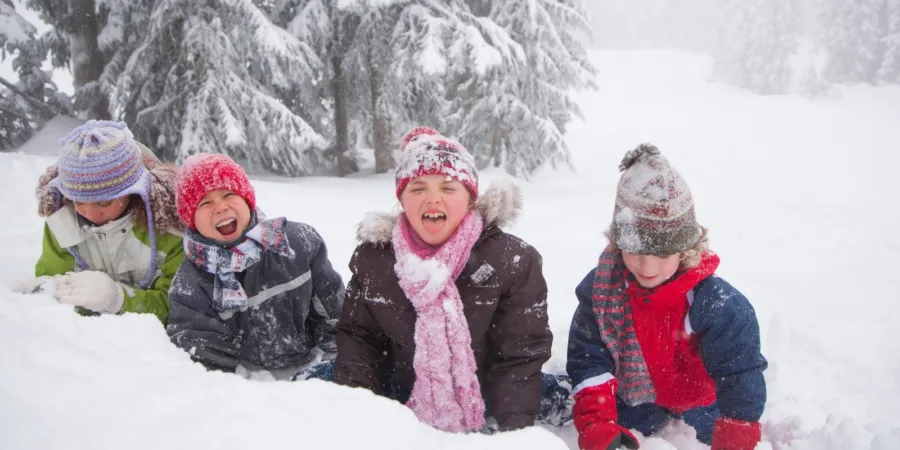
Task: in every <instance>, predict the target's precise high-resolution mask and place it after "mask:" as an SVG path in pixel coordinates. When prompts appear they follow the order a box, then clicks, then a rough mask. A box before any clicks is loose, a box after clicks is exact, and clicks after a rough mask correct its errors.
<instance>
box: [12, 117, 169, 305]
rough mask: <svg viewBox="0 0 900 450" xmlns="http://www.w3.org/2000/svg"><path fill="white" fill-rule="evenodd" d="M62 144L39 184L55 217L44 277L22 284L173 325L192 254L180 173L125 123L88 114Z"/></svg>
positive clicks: (43, 205) (50, 218) (40, 267)
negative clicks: (176, 291)
mask: <svg viewBox="0 0 900 450" xmlns="http://www.w3.org/2000/svg"><path fill="white" fill-rule="evenodd" d="M62 145H63V149H62V152H61V155H60V157H59V161H58V162H57V163H56V164H54V165H52V166H50V167H49V168H48V169H47V172H46V173H45V174H44V175H43V176H42V177H41V179H40V181H39V184H38V188H37V196H38V212H39V214H40V215H41V217H45V218H46V223H45V225H44V241H43V251H42V252H41V256H40V259H38V262H37V265H36V266H35V277H37V278H35V279H33V280H29V281H27V282H25V283H22V284H21V285H20V286H19V287H18V290H19V291H21V292H25V293H31V292H37V291H39V290H46V291H47V293H51V294H52V295H53V296H55V297H56V298H57V299H58V300H59V302H60V303H66V304H70V305H74V306H76V307H77V308H78V309H79V312H82V313H90V312H93V313H107V314H121V313H124V312H135V313H150V314H155V315H156V316H157V317H158V318H159V320H160V321H162V322H163V323H165V321H166V318H167V316H168V313H169V299H168V290H169V285H170V284H171V283H172V277H174V276H175V272H176V270H178V266H179V265H180V264H181V261H182V260H183V259H184V250H183V248H182V241H181V231H180V229H181V225H180V222H179V220H178V215H177V212H176V210H175V195H174V189H173V185H172V183H173V181H174V170H173V169H172V168H170V167H166V166H164V165H163V164H162V163H160V162H159V160H157V159H156V157H155V156H154V155H153V154H152V153H151V152H150V151H149V150H148V149H147V148H146V147H144V146H143V145H141V144H140V143H138V142H137V141H135V140H134V138H133V136H132V134H131V132H130V131H129V130H128V128H127V126H126V125H125V124H124V123H119V122H108V121H89V122H87V123H86V124H84V125H82V126H80V127H78V128H76V129H75V130H73V131H72V132H71V133H69V135H68V136H67V137H66V138H65V139H64V140H63V141H62ZM85 310H87V311H85Z"/></svg>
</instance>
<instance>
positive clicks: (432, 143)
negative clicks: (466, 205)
mask: <svg viewBox="0 0 900 450" xmlns="http://www.w3.org/2000/svg"><path fill="white" fill-rule="evenodd" d="M400 152H401V154H400V158H399V161H398V162H397V171H396V172H395V174H394V179H395V182H396V188H397V189H396V194H397V198H400V194H402V193H403V190H404V189H406V185H408V184H409V182H410V181H412V179H413V178H416V177H421V176H423V175H445V176H448V177H451V178H454V179H456V180H458V181H459V182H461V183H462V184H463V186H465V187H466V189H467V190H468V191H469V193H470V194H472V200H475V199H477V198H478V172H477V171H476V170H475V159H474V158H472V155H471V154H470V153H469V151H468V150H466V148H465V147H463V146H462V144H460V143H459V142H456V141H454V140H452V139H448V138H446V137H444V136H441V134H440V133H438V132H437V130H435V129H433V128H429V127H416V128H413V129H412V130H410V131H408V132H407V133H406V134H405V135H404V136H403V139H402V140H401V143H400Z"/></svg>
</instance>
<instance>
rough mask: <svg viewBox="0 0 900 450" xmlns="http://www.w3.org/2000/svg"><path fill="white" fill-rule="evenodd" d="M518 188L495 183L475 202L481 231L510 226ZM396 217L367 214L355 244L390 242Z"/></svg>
mask: <svg viewBox="0 0 900 450" xmlns="http://www.w3.org/2000/svg"><path fill="white" fill-rule="evenodd" d="M522 204H523V199H522V188H520V187H519V186H518V185H516V183H515V182H514V181H512V180H509V179H505V180H497V181H495V182H493V183H491V186H490V187H489V188H488V190H487V191H485V192H484V194H482V195H481V196H479V197H478V200H476V201H475V207H476V208H477V209H478V212H480V213H481V217H483V218H484V223H485V228H486V227H488V226H490V225H494V226H498V227H506V226H510V225H512V224H513V223H514V222H515V221H516V218H518V216H519V212H520V211H521V210H522ZM396 221H397V214H392V213H386V212H377V211H374V212H369V213H366V216H365V217H364V218H363V220H362V222H360V223H359V227H358V228H357V231H356V239H357V241H358V242H359V243H361V244H364V243H371V244H377V243H386V242H390V241H391V232H392V231H393V229H394V223H395V222H396Z"/></svg>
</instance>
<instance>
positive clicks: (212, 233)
mask: <svg viewBox="0 0 900 450" xmlns="http://www.w3.org/2000/svg"><path fill="white" fill-rule="evenodd" d="M249 224H250V207H249V206H247V202H246V201H245V200H244V199H243V198H242V197H241V196H240V195H237V194H235V193H234V192H231V191H229V190H225V189H216V190H215V191H210V192H209V193H208V194H206V195H205V196H204V197H203V198H202V199H200V203H199V204H198V205H197V211H195V212H194V226H195V227H197V232H199V233H200V234H201V235H202V236H203V237H205V238H208V239H212V240H215V241H218V242H225V243H230V242H234V241H236V240H237V239H238V238H240V237H241V235H242V234H243V233H244V230H246V229H247V225H249Z"/></svg>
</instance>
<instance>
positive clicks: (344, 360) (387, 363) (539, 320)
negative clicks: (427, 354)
mask: <svg viewBox="0 0 900 450" xmlns="http://www.w3.org/2000/svg"><path fill="white" fill-rule="evenodd" d="M520 205H521V195H520V193H519V190H518V188H517V187H516V186H515V185H513V184H512V183H500V185H498V184H495V185H494V186H492V187H491V188H490V189H488V191H487V192H485V194H484V195H483V196H482V197H481V198H480V199H479V201H478V207H479V210H480V212H481V213H482V215H483V217H484V219H485V223H486V224H487V225H486V226H485V230H484V232H483V233H482V234H481V237H480V238H479V240H478V242H477V243H476V244H475V247H474V248H473V249H472V255H471V257H470V258H469V261H468V263H467V264H466V267H465V269H464V270H463V272H462V274H461V275H460V276H459V278H458V279H457V280H456V286H457V288H458V289H459V294H460V297H461V298H462V303H463V307H464V310H465V315H466V320H467V321H468V324H469V331H470V333H471V335H472V349H473V351H474V354H475V361H476V363H477V365H478V378H479V381H480V382H481V390H482V395H483V396H484V400H485V403H486V405H487V414H488V416H493V417H494V418H495V419H496V420H497V422H498V425H499V426H500V428H501V429H516V428H523V427H527V426H531V425H533V424H534V419H535V417H536V416H537V414H538V410H539V407H540V397H541V366H542V365H543V363H544V362H546V361H547V359H549V357H550V346H551V343H552V341H553V335H552V334H551V332H550V328H549V326H548V321H547V284H546V282H545V281H544V276H543V274H542V268H541V255H540V254H539V253H538V252H537V250H535V249H534V248H533V247H531V246H530V245H528V244H527V243H525V242H524V241H522V240H521V239H519V238H517V237H515V236H512V235H509V234H506V233H504V232H503V231H502V230H501V229H500V225H503V224H506V223H509V222H510V221H512V220H513V219H514V217H515V215H516V214H517V212H518V209H519V207H520ZM395 221H396V216H392V215H384V214H370V215H369V216H368V217H367V218H366V220H364V221H363V223H362V224H360V229H359V235H358V238H359V241H360V245H359V247H357V248H356V252H355V253H354V254H353V257H352V259H351V261H350V270H351V271H352V273H353V276H352V278H351V279H350V283H349V285H348V287H347V294H346V297H345V300H344V307H343V310H342V314H341V318H340V321H339V323H338V337H337V345H338V356H337V362H336V367H335V382H337V383H339V384H343V385H347V386H353V387H363V388H366V389H369V390H371V391H373V392H375V393H376V394H382V395H389V396H391V397H394V398H396V399H397V400H399V401H401V402H404V403H405V402H406V401H407V400H408V398H409V394H410V392H411V390H412V387H413V382H414V381H415V372H414V370H413V354H414V352H415V342H414V329H415V320H416V312H415V309H414V308H413V306H412V304H411V303H410V301H409V299H407V297H406V295H405V294H404V293H403V290H402V289H401V288H400V285H399V284H398V279H397V275H396V274H395V272H394V263H395V262H396V258H395V256H394V251H393V248H392V247H391V243H390V240H391V230H392V228H393V226H394V223H395ZM385 389H389V390H391V391H393V392H391V393H387V392H384V390H385Z"/></svg>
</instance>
